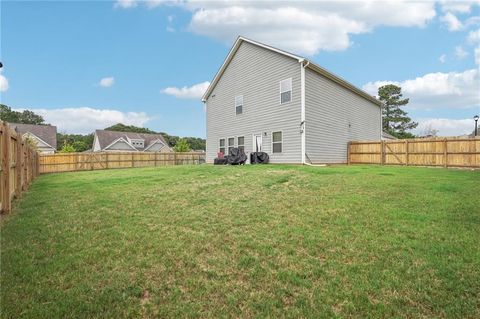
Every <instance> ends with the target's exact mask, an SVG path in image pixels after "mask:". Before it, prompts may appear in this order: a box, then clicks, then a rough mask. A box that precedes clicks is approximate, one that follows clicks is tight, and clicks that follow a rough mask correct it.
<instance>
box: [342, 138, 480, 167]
mask: <svg viewBox="0 0 480 319" xmlns="http://www.w3.org/2000/svg"><path fill="white" fill-rule="evenodd" d="M348 163H349V164H382V165H384V164H385V165H412V166H441V167H472V168H478V167H480V137H477V138H429V139H405V140H391V141H373V142H371V141H370V142H369V141H364V142H363V141H360V142H350V143H349V145H348Z"/></svg>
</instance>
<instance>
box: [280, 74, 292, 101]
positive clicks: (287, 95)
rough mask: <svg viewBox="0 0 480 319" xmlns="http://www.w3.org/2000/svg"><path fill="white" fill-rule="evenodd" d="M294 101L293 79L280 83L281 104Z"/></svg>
mask: <svg viewBox="0 0 480 319" xmlns="http://www.w3.org/2000/svg"><path fill="white" fill-rule="evenodd" d="M291 101H292V78H289V79H286V80H283V81H280V104H284V103H288V102H291Z"/></svg>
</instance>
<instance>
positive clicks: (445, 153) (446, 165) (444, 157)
mask: <svg viewBox="0 0 480 319" xmlns="http://www.w3.org/2000/svg"><path fill="white" fill-rule="evenodd" d="M443 167H445V168H447V167H448V154H447V139H446V138H444V139H443Z"/></svg>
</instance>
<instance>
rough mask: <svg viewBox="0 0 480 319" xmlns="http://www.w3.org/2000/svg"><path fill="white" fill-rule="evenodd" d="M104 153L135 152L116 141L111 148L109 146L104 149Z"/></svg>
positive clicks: (121, 142) (126, 145)
mask: <svg viewBox="0 0 480 319" xmlns="http://www.w3.org/2000/svg"><path fill="white" fill-rule="evenodd" d="M104 151H105V152H108V151H129V152H135V150H134V149H133V148H132V147H131V146H130V145H128V144H127V143H125V142H124V141H118V142H116V143H115V144H113V145H112V146H110V147H109V148H108V149H104Z"/></svg>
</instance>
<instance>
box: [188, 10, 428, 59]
mask: <svg viewBox="0 0 480 319" xmlns="http://www.w3.org/2000/svg"><path fill="white" fill-rule="evenodd" d="M195 4H196V3H193V4H191V5H190V7H193V8H194V9H193V10H194V13H193V17H192V20H191V22H190V28H189V29H190V30H191V31H192V32H194V33H197V34H201V35H205V36H208V37H212V38H215V39H218V40H220V41H222V42H224V43H227V44H230V43H232V42H233V40H234V39H235V38H236V37H237V36H238V35H244V36H246V37H250V38H253V39H255V40H258V41H260V42H265V43H267V44H271V45H274V46H278V47H281V48H284V49H286V50H289V51H293V52H295V53H299V54H306V55H314V54H316V53H318V52H319V51H339V50H345V49H347V48H348V47H349V46H350V45H351V44H352V41H351V39H350V35H353V34H360V33H366V32H370V31H371V30H373V28H375V27H376V26H379V25H387V26H423V25H425V23H426V22H427V21H428V20H429V19H431V18H433V17H434V16H435V10H434V7H433V3H425V2H424V3H404V2H382V5H375V4H374V3H370V2H355V3H351V2H346V1H339V2H277V3H272V2H260V1H259V2H234V3H231V2H228V3H221V4H218V3H217V2H215V3H211V4H209V3H207V5H204V6H203V7H202V9H198V7H199V6H195Z"/></svg>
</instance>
